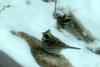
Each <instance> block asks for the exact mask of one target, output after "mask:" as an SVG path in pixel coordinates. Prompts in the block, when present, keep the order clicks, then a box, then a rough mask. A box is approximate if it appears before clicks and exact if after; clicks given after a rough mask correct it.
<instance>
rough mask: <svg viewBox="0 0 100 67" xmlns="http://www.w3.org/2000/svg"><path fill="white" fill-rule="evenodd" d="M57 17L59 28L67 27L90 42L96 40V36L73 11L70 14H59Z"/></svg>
mask: <svg viewBox="0 0 100 67" xmlns="http://www.w3.org/2000/svg"><path fill="white" fill-rule="evenodd" d="M56 19H57V28H58V29H60V28H62V29H65V30H66V31H68V32H69V33H71V34H72V35H74V36H75V37H76V38H77V39H79V40H83V41H84V42H86V43H90V42H93V41H94V40H95V38H94V37H93V36H92V35H91V34H90V33H89V31H87V30H86V29H85V28H84V27H83V25H82V24H81V23H80V21H79V20H78V19H77V18H76V17H75V16H74V15H73V14H72V12H70V13H69V15H66V14H64V15H63V16H61V15H60V14H57V16H56Z"/></svg>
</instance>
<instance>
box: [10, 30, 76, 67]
mask: <svg viewBox="0 0 100 67" xmlns="http://www.w3.org/2000/svg"><path fill="white" fill-rule="evenodd" d="M11 34H12V35H14V36H16V37H20V38H21V39H23V40H25V41H26V42H27V44H28V45H29V47H30V51H31V54H32V56H33V57H34V58H35V60H36V62H37V63H38V64H39V65H40V67H74V66H73V64H72V63H71V62H70V61H69V60H68V59H67V58H65V57H64V56H63V55H62V54H59V56H58V55H54V54H51V53H49V52H47V51H46V50H45V49H44V47H43V43H42V41H41V40H39V39H37V38H36V37H34V36H32V35H30V34H27V33H25V32H16V31H11Z"/></svg>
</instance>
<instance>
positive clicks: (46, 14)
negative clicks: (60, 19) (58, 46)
mask: <svg viewBox="0 0 100 67" xmlns="http://www.w3.org/2000/svg"><path fill="white" fill-rule="evenodd" d="M28 1H31V3H30V4H28V5H27V4H26V0H12V1H10V0H1V1H0V9H2V8H3V6H5V5H11V7H9V8H6V9H5V10H4V11H0V50H2V51H4V52H5V53H7V54H8V55H9V56H11V57H12V58H13V59H14V60H16V62H18V63H19V64H21V65H22V66H23V67H39V65H38V64H37V63H36V61H35V59H34V57H32V55H31V53H30V49H29V46H28V44H27V43H26V42H25V41H24V40H22V39H20V38H18V37H16V36H13V35H11V33H10V30H16V31H24V32H26V33H29V34H31V35H33V36H35V37H36V38H38V39H40V40H41V37H42V34H41V33H42V32H44V31H46V30H48V29H50V30H51V31H52V33H53V34H54V35H55V36H56V37H58V38H59V39H60V40H61V41H63V42H64V43H66V44H68V45H71V46H75V47H80V48H81V50H74V49H73V50H72V49H65V50H63V51H62V54H63V55H64V56H65V57H66V58H67V59H69V61H70V62H71V63H72V64H73V65H74V67H100V56H99V55H97V54H94V53H92V52H90V51H89V50H87V49H86V48H85V46H88V47H90V48H92V49H93V50H94V51H95V48H97V47H100V45H99V44H100V36H99V34H100V30H99V29H100V23H99V18H100V17H99V13H100V8H99V0H81V1H79V0H70V1H69V0H58V4H57V7H60V8H66V9H65V10H68V9H67V8H68V7H70V8H71V9H72V11H73V13H74V14H75V16H76V17H77V18H78V19H79V20H80V21H81V23H82V24H83V25H84V26H85V28H86V29H87V30H89V31H90V32H91V33H92V35H93V36H95V38H96V41H95V42H94V43H90V44H85V43H84V42H82V41H79V40H77V39H76V38H75V37H74V36H72V35H71V34H69V33H68V32H66V31H64V30H63V31H62V32H59V31H58V30H57V29H56V20H55V19H54V18H53V16H52V14H53V12H54V3H53V2H50V3H45V2H43V1H42V0H28Z"/></svg>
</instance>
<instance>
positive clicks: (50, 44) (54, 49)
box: [42, 30, 80, 55]
mask: <svg viewBox="0 0 100 67" xmlns="http://www.w3.org/2000/svg"><path fill="white" fill-rule="evenodd" d="M42 43H43V48H44V49H45V50H46V51H47V52H49V53H52V54H54V55H59V54H60V52H61V50H63V49H66V48H71V49H80V48H77V47H72V46H69V45H66V44H65V43H64V42H62V41H61V40H59V39H58V38H57V37H55V36H54V35H53V34H52V33H51V31H50V30H47V31H46V32H43V36H42Z"/></svg>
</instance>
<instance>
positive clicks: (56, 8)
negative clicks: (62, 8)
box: [54, 0, 57, 14]
mask: <svg viewBox="0 0 100 67" xmlns="http://www.w3.org/2000/svg"><path fill="white" fill-rule="evenodd" d="M56 6H57V0H55V11H54V13H55V14H56V10H57V7H56Z"/></svg>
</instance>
